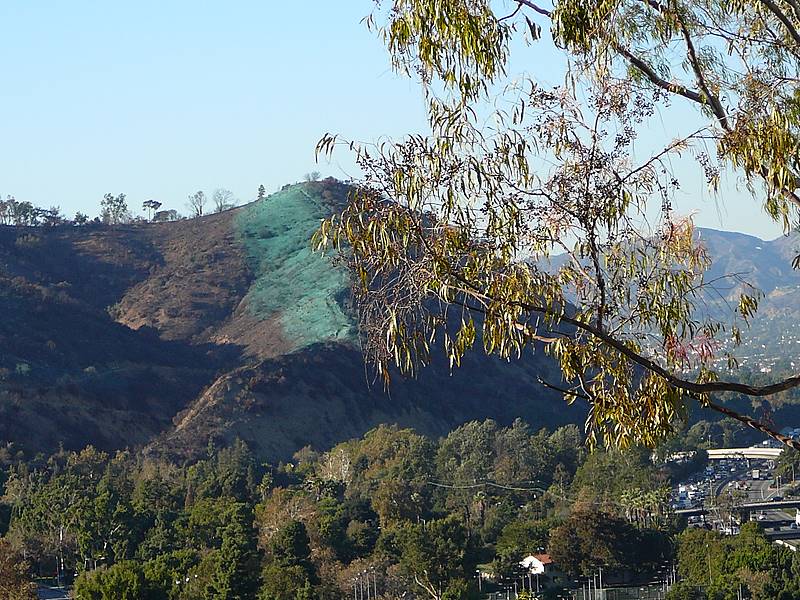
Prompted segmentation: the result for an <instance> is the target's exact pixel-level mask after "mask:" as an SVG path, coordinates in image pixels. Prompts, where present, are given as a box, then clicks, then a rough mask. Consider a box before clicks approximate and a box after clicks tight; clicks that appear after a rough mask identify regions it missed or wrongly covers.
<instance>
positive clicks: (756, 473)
mask: <svg viewBox="0 0 800 600" xmlns="http://www.w3.org/2000/svg"><path fill="white" fill-rule="evenodd" d="M753 479H761V470H759V469H753Z"/></svg>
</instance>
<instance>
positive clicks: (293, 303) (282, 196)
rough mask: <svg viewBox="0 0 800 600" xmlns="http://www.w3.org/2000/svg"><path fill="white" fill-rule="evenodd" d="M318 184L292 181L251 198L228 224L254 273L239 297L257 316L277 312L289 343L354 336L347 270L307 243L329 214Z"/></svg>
mask: <svg viewBox="0 0 800 600" xmlns="http://www.w3.org/2000/svg"><path fill="white" fill-rule="evenodd" d="M320 189H321V188H320V186H319V185H316V186H315V185H295V186H291V187H288V188H286V189H284V190H281V191H280V192H277V193H275V194H273V195H272V196H269V197H268V198H266V199H264V200H262V201H260V202H254V203H253V204H251V205H249V206H247V207H246V208H245V210H243V211H242V212H241V213H240V214H239V215H237V216H236V219H235V221H234V226H235V227H236V229H237V233H238V235H239V238H240V239H241V240H242V243H243V245H244V247H245V251H246V254H247V260H248V264H249V266H250V268H251V269H252V271H253V272H254V273H255V275H256V278H255V281H254V282H253V284H252V286H251V288H250V290H249V291H248V293H247V296H246V298H245V301H246V303H247V307H248V310H250V312H251V313H252V314H253V315H255V316H256V317H257V318H260V319H268V318H275V317H277V318H278V319H279V320H280V323H281V325H282V327H283V331H284V334H285V336H286V338H287V339H288V340H289V341H290V342H291V343H292V344H293V345H294V347H295V349H297V348H302V347H305V346H308V345H310V344H314V343H317V342H323V341H329V340H347V341H354V340H355V339H356V325H355V320H354V318H353V316H352V315H351V314H350V312H349V310H348V309H347V308H346V307H345V304H346V302H347V298H348V297H349V289H350V284H349V280H348V274H347V272H346V271H345V270H344V269H342V268H339V267H336V266H334V265H333V264H331V262H330V260H329V259H328V258H326V257H323V256H320V255H319V254H317V253H314V252H313V251H312V249H311V236H312V235H313V233H314V231H315V230H316V229H317V228H318V227H319V224H320V221H321V220H322V219H324V218H326V217H328V216H329V214H330V209H329V208H327V206H326V203H325V201H324V200H323V198H322V197H321V196H320V192H319V191H320Z"/></svg>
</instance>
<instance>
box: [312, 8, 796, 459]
mask: <svg viewBox="0 0 800 600" xmlns="http://www.w3.org/2000/svg"><path fill="white" fill-rule="evenodd" d="M376 5H377V8H376V9H375V12H374V13H373V14H372V15H370V17H369V18H368V19H367V23H368V25H369V26H370V27H372V28H375V29H377V30H378V32H379V35H380V36H381V38H382V39H383V41H384V42H385V44H386V46H387V48H388V50H389V53H390V56H391V60H392V64H393V66H394V67H395V68H396V69H397V70H398V71H399V72H401V73H404V74H406V75H409V76H412V77H416V78H419V80H420V83H421V84H422V86H423V90H424V93H425V99H426V103H427V108H428V118H429V125H430V131H431V133H430V135H428V136H420V135H410V136H408V137H406V138H404V139H402V140H400V141H396V142H387V143H383V144H381V145H380V146H379V147H377V148H374V147H371V146H367V145H364V144H358V143H355V142H352V143H348V142H346V141H341V140H339V138H338V137H337V136H333V135H326V136H325V137H323V138H322V140H320V142H319V144H318V152H319V153H320V154H329V153H331V152H333V151H334V149H335V148H336V146H337V145H339V144H342V145H345V146H347V147H348V148H349V149H350V150H351V151H352V152H354V154H355V158H356V161H357V162H358V164H359V166H360V167H361V169H362V171H363V172H364V173H365V176H364V179H363V181H362V185H361V187H360V188H359V189H358V190H357V192H356V193H354V194H353V195H352V196H351V198H350V199H349V203H348V205H347V206H346V207H344V209H343V210H342V211H341V212H340V213H339V214H337V215H334V216H333V217H332V218H330V219H328V220H326V221H324V222H323V223H322V225H321V227H320V228H319V230H318V231H317V234H316V236H315V244H316V247H317V248H318V249H319V250H332V251H333V252H336V253H337V254H338V256H339V257H340V258H341V259H342V261H343V262H345V263H346V264H347V265H348V266H349V268H350V270H351V272H352V276H353V279H354V280H355V281H356V284H357V285H356V290H355V293H356V301H357V303H358V305H359V308H360V313H359V314H360V318H361V331H362V333H363V336H364V340H365V346H366V349H367V351H368V352H369V355H370V358H371V359H372V360H373V362H374V363H375V364H376V368H377V372H378V374H379V375H380V376H382V377H383V378H384V379H385V380H386V381H387V382H388V380H389V378H390V376H391V373H392V370H391V367H392V366H394V367H397V368H399V369H400V370H401V371H402V372H403V373H405V374H416V373H417V372H418V371H419V369H421V368H423V367H424V366H426V365H428V364H430V363H431V362H432V357H433V355H434V347H435V346H440V347H442V348H443V349H444V351H445V352H446V353H447V355H448V357H449V360H450V364H451V366H452V367H453V368H456V367H459V366H461V364H462V359H463V357H464V356H465V354H466V353H467V352H470V351H472V350H478V351H483V352H485V353H487V354H495V355H498V356H500V357H502V358H506V359H516V358H520V357H521V356H522V355H523V354H524V353H526V352H528V351H531V350H533V349H537V348H539V349H543V350H544V351H545V352H546V353H548V354H549V355H550V356H552V357H553V358H554V359H555V360H556V361H557V362H558V364H559V366H560V369H561V373H562V376H563V382H561V383H559V382H557V381H553V382H551V384H552V385H553V386H554V387H557V388H559V389H562V391H563V393H564V397H565V400H566V401H567V402H573V401H575V399H576V398H584V399H585V400H586V401H588V402H589V404H590V405H591V410H590V415H589V420H588V422H587V433H588V436H589V440H590V442H597V443H599V442H602V443H603V444H604V445H605V446H607V447H611V446H618V447H624V448H626V447H632V446H637V445H645V446H648V447H653V446H656V445H657V444H659V443H661V442H663V441H664V440H666V439H668V438H669V437H670V435H671V434H673V433H674V432H675V431H676V429H677V428H679V427H680V424H681V423H682V422H684V421H685V419H686V415H687V410H688V407H689V405H691V404H697V405H699V406H704V407H705V406H711V407H715V406H716V405H715V404H713V403H711V398H712V395H714V394H717V393H721V392H737V393H743V394H747V395H751V396H758V397H761V396H764V395H771V394H775V393H779V392H781V391H784V390H786V389H789V388H791V387H794V386H796V385H797V381H796V379H795V378H788V379H786V380H784V381H782V382H780V383H779V384H776V385H775V386H767V387H760V388H754V387H752V386H748V385H746V384H745V383H744V382H742V381H735V380H734V381H723V380H722V377H723V376H728V374H729V370H730V369H731V368H734V367H735V366H736V358H735V356H734V355H732V354H729V353H728V351H727V350H726V349H725V348H726V347H734V348H735V347H736V346H738V345H739V344H740V343H741V340H742V336H743V335H744V334H743V332H744V330H745V329H746V327H747V325H748V324H749V323H750V322H751V320H752V318H753V316H754V314H755V312H756V310H757V308H758V301H759V296H760V294H759V293H758V292H757V291H755V290H751V289H749V288H748V287H747V286H746V285H745V286H742V288H741V292H740V293H738V296H737V297H736V298H734V299H733V301H732V302H731V303H730V305H729V310H727V311H726V313H725V314H724V315H722V316H720V315H712V314H711V311H708V310H707V307H708V301H707V297H708V296H709V295H710V294H712V293H714V290H713V289H712V288H713V287H714V280H715V279H716V278H714V277H709V276H708V274H707V271H708V269H709V266H710V258H709V255H708V253H707V251H706V249H705V248H704V246H703V245H702V244H701V243H699V242H698V239H697V236H696V234H695V230H694V226H693V223H692V221H691V219H690V218H682V217H679V216H677V215H676V214H675V213H674V211H673V210H672V197H673V194H674V192H675V191H676V190H677V189H679V188H680V187H681V183H682V182H681V181H680V179H679V178H678V177H677V176H676V175H675V174H673V172H672V170H671V162H672V160H673V157H674V158H676V159H677V157H678V156H679V155H680V154H682V153H685V152H691V153H693V154H694V155H695V156H696V157H697V159H698V160H697V162H698V165H699V168H700V170H701V171H700V174H701V176H702V177H703V178H705V179H706V181H707V183H708V185H709V186H710V187H711V189H713V190H716V189H717V186H718V183H719V173H720V171H721V170H722V169H723V168H725V167H732V168H733V169H734V170H735V171H737V172H738V173H740V174H741V175H743V176H744V177H745V178H747V180H748V184H749V186H748V189H749V191H750V192H751V195H752V196H753V197H754V199H755V200H756V201H757V202H761V203H762V204H763V206H764V209H765V211H766V212H767V214H769V215H770V216H772V217H773V218H774V219H775V220H776V221H777V222H779V223H782V224H783V225H784V228H785V229H787V230H788V229H789V227H790V225H792V224H794V225H797V224H798V223H799V222H800V219H799V218H798V216H800V210H798V209H800V196H798V195H797V193H796V191H795V190H796V189H798V187H800V185H798V181H800V173H798V167H797V164H796V161H795V159H794V157H795V156H796V155H797V150H798V148H800V108H798V106H799V105H798V94H797V92H796V80H797V61H798V59H800V34H798V31H800V20H799V19H800V12H798V11H797V10H796V7H794V8H793V7H792V6H793V5H792V3H775V2H760V3H759V2H750V1H749V0H736V1H735V2H732V3H730V2H714V1H709V2H702V3H699V4H698V3H693V2H688V1H682V0H681V1H677V2H670V3H662V2H644V3H643V2H640V1H639V0H604V1H601V2H587V1H586V0H558V1H556V2H553V8H552V10H550V9H546V8H542V7H540V6H537V4H536V3H534V2H527V1H526V2H516V3H511V5H512V6H511V10H509V12H508V13H505V11H506V9H508V8H509V7H506V6H503V5H502V3H500V4H498V3H491V2H489V1H488V0H478V1H472V0H469V1H468V0H436V1H433V0H395V1H393V2H388V3H376ZM501 10H502V11H503V13H500V12H499V11H501ZM540 23H544V24H546V25H547V26H549V27H550V33H551V35H550V36H541V35H540V34H541V27H542V26H541V25H540ZM765 32H768V33H765ZM520 38H524V39H525V41H527V42H529V43H534V42H536V43H546V41H545V40H552V41H553V42H554V43H555V45H556V48H557V49H558V50H559V51H561V52H562V56H563V60H564V63H565V64H566V67H567V72H568V76H567V81H566V83H565V85H564V86H562V87H559V88H555V89H554V88H552V87H550V85H549V83H543V82H540V81H538V80H537V77H536V69H535V67H536V65H535V64H532V65H530V71H525V70H524V69H525V65H524V62H523V63H519V62H517V61H516V60H512V50H511V49H512V48H513V49H514V52H513V54H514V55H515V56H516V53H517V48H519V47H520V46H519V45H518V44H519V43H520V42H521V41H522V40H521V39H520ZM665 48H669V49H670V51H669V52H667V51H665ZM723 48H724V51H723ZM521 55H523V56H524V53H521ZM734 57H735V58H734ZM740 62H741V63H743V65H742V64H740ZM512 64H513V65H514V66H515V67H517V68H519V65H520V64H521V65H522V68H523V72H521V73H520V72H513V73H512V72H509V71H508V69H509V66H510V65H512ZM495 94H497V95H498V96H499V97H493V95H495ZM671 100H680V101H684V102H689V103H691V105H693V106H694V107H695V108H698V109H700V111H702V114H703V115H704V117H705V122H704V124H703V126H701V127H700V128H699V129H697V130H694V131H693V130H691V129H686V130H683V127H682V124H679V125H678V126H677V129H678V131H677V133H676V132H675V131H670V132H669V133H668V137H667V138H665V139H663V140H661V141H660V142H658V143H657V144H656V148H655V149H654V150H653V152H652V154H647V153H645V154H644V155H642V153H641V152H634V151H633V148H634V142H635V140H636V137H637V133H638V132H639V131H641V130H643V129H647V128H648V127H649V125H650V124H651V123H653V122H655V121H654V119H657V118H659V115H660V112H659V109H660V108H661V107H662V106H664V105H666V104H667V103H668V102H670V101H671ZM650 130H651V132H652V130H653V129H652V128H650ZM709 152H710V153H712V154H713V156H709ZM732 277H735V274H733V273H725V274H723V279H724V278H732ZM723 363H727V367H728V368H721V365H722V364H723ZM742 421H743V422H747V423H749V424H752V425H755V426H756V428H758V429H759V430H761V431H765V430H768V429H769V428H768V426H766V425H765V424H757V423H755V422H753V421H747V419H746V418H744V417H742Z"/></svg>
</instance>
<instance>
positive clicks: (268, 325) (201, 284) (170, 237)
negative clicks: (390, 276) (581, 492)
mask: <svg viewBox="0 0 800 600" xmlns="http://www.w3.org/2000/svg"><path fill="white" fill-rule="evenodd" d="M348 189H349V188H347V186H345V185H343V184H341V183H339V182H336V181H334V180H326V181H323V182H313V183H306V184H302V185H296V186H288V187H286V188H285V189H283V190H282V191H280V192H278V193H276V194H273V195H272V196H270V197H268V198H266V199H265V200H261V201H258V202H255V203H251V204H249V205H246V206H243V207H238V208H235V209H232V210H229V211H225V212H223V213H219V214H215V215H209V216H205V217H202V218H198V219H192V220H187V221H180V222H176V223H168V224H142V225H123V226H115V227H102V226H89V227H85V228H78V227H56V228H12V227H4V228H0V310H3V311H4V313H5V314H11V315H12V316H13V318H9V319H6V320H3V321H0V441H4V442H13V443H15V444H17V445H19V446H21V447H22V448H24V449H25V450H26V451H28V452H38V451H52V450H55V449H56V448H57V447H58V446H59V445H61V444H63V445H64V446H65V447H67V448H78V447H81V446H83V445H85V444H94V445H96V446H98V447H101V448H103V449H106V450H114V449H119V448H123V447H127V446H130V447H135V448H145V449H146V451H147V452H149V453H153V454H160V455H167V456H171V457H175V458H177V459H181V460H193V459H194V458H197V457H198V456H200V455H201V454H202V453H204V452H205V450H206V448H207V446H208V443H209V442H214V443H227V442H230V441H232V440H233V439H236V438H240V439H243V440H244V441H246V442H247V443H248V444H249V445H251V446H252V447H253V448H255V449H256V450H257V453H258V455H259V456H260V457H261V458H262V459H265V460H280V459H287V458H288V457H290V456H291V455H292V453H293V452H294V451H296V450H298V449H299V448H301V447H303V446H306V445H311V446H315V447H327V446H331V445H333V444H335V443H338V442H339V441H343V439H347V438H350V437H358V436H360V435H363V433H364V432H366V431H367V430H369V429H371V428H373V427H375V426H377V425H378V424H380V423H383V422H396V423H398V424H400V425H402V426H412V427H415V428H417V429H419V430H420V431H422V432H425V433H427V434H429V435H434V436H435V435H441V434H444V433H446V432H447V431H449V430H451V429H452V428H453V427H455V426H458V425H460V424H461V423H463V422H464V421H466V420H472V419H481V418H487V417H493V418H497V419H498V420H499V421H500V422H508V423H510V422H511V421H513V419H514V418H516V417H522V418H524V419H526V420H527V421H529V422H530V423H531V424H532V425H534V426H548V427H552V426H556V425H561V424H566V423H572V422H582V421H583V419H584V418H585V409H584V408H583V407H581V406H578V405H576V406H570V407H568V406H566V405H565V404H564V403H563V401H562V400H561V399H560V398H559V397H558V395H557V394H555V393H553V392H551V391H548V390H545V389H543V388H541V387H540V386H539V385H538V383H537V379H538V377H539V376H545V378H550V379H552V378H553V377H557V376H558V374H557V371H556V370H555V368H554V366H553V364H552V363H551V362H550V361H549V359H547V358H545V357H544V356H542V355H538V354H537V355H534V356H531V357H529V358H528V359H527V360H525V361H522V362H520V363H505V362H503V361H499V360H497V359H495V358H491V357H483V356H480V355H476V356H475V357H473V359H472V360H473V361H474V362H473V363H471V364H472V367H473V368H471V369H465V370H462V371H460V372H457V373H451V372H450V369H449V366H448V365H447V363H446V361H443V360H439V361H436V364H434V365H433V366H432V367H431V368H430V369H427V370H426V371H425V372H424V373H423V374H422V375H421V376H420V378H419V380H418V381H406V380H402V379H401V378H396V382H395V383H394V384H393V385H392V387H391V389H390V390H388V393H387V392H386V391H384V389H383V387H382V386H377V387H376V386H371V385H370V382H369V378H368V376H367V375H366V374H367V372H368V371H367V370H366V367H365V365H364V361H363V356H362V354H361V352H360V350H359V347H358V336H357V329H356V320H355V318H354V312H353V311H354V307H353V306H352V305H351V301H350V296H349V279H348V278H347V275H346V273H345V272H344V271H343V270H342V268H341V267H339V266H335V265H332V264H331V263H330V261H329V260H328V259H326V258H323V257H321V256H320V255H318V254H316V253H313V252H312V251H311V248H310V239H309V238H310V235H311V233H312V232H313V231H314V230H315V229H316V228H317V227H318V225H319V222H320V219H321V218H324V217H325V216H327V214H330V212H331V211H332V210H334V209H335V207H337V206H340V205H341V203H343V202H344V201H346V196H347V193H348Z"/></svg>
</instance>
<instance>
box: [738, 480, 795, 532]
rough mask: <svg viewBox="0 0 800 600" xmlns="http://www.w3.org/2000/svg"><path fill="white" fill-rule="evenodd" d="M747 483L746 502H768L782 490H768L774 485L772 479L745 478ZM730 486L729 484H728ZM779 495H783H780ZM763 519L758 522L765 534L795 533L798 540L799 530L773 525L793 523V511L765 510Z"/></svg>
mask: <svg viewBox="0 0 800 600" xmlns="http://www.w3.org/2000/svg"><path fill="white" fill-rule="evenodd" d="M744 481H747V483H748V485H749V489H748V490H747V500H746V501H747V502H760V501H764V500H770V499H771V498H772V497H773V496H775V495H776V494H778V493H779V492H782V489H781V490H780V491H779V490H776V489H774V488H770V485H771V484H772V483H774V480H772V479H751V478H747V479H744ZM729 485H731V484H729ZM780 495H783V494H782V493H780ZM763 513H764V517H765V518H764V519H762V520H760V521H759V522H760V523H761V525H762V526H763V527H764V529H765V530H767V532H770V531H781V532H784V533H788V532H790V531H796V532H797V538H798V539H800V529H797V530H792V529H791V528H790V527H789V526H788V525H782V526H778V527H779V529H775V527H776V525H774V523H779V522H781V521H784V522H787V521H791V522H794V520H795V511H794V510H792V509H767V510H764V511H763Z"/></svg>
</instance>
